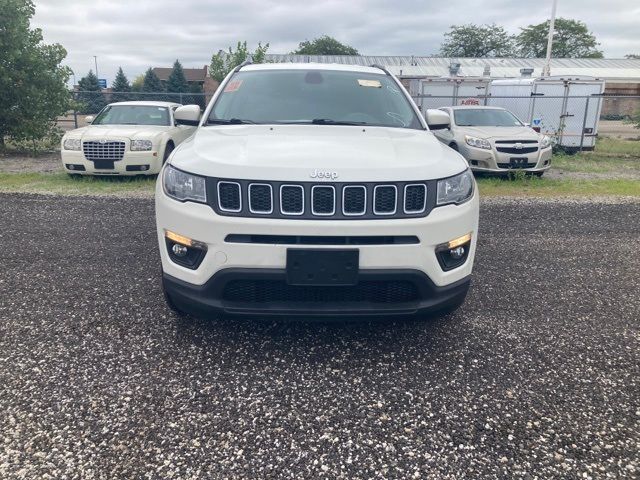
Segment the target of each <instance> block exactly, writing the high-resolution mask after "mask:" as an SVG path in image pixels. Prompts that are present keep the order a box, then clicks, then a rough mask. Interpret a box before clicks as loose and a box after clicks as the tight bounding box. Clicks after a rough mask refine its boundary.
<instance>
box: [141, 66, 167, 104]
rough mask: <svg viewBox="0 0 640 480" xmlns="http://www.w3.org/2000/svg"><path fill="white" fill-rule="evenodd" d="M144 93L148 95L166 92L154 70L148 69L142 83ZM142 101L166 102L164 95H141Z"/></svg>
mask: <svg viewBox="0 0 640 480" xmlns="http://www.w3.org/2000/svg"><path fill="white" fill-rule="evenodd" d="M142 91H143V92H147V93H162V92H164V85H162V82H161V81H160V79H159V78H158V75H156V74H155V72H154V71H153V69H152V68H150V69H148V70H147V71H146V72H145V74H144V81H143V82H142ZM140 97H141V99H142V100H164V97H163V96H162V95H140Z"/></svg>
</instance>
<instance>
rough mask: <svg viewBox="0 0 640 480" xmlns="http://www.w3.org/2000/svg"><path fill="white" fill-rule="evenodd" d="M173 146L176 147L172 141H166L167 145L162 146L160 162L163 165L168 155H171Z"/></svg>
mask: <svg viewBox="0 0 640 480" xmlns="http://www.w3.org/2000/svg"><path fill="white" fill-rule="evenodd" d="M174 148H176V147H174V146H173V142H168V143H167V146H166V147H164V157H162V164H163V165H164V164H165V162H166V161H167V159H168V158H169V155H171V152H173V149H174Z"/></svg>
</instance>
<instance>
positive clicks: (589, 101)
mask: <svg viewBox="0 0 640 480" xmlns="http://www.w3.org/2000/svg"><path fill="white" fill-rule="evenodd" d="M488 92H489V97H488V99H487V105H492V106H497V107H503V108H506V109H507V110H509V111H511V112H512V113H514V114H515V115H516V116H517V117H518V118H520V119H521V120H522V121H524V122H526V123H529V124H531V126H532V127H534V128H535V129H536V130H539V131H540V132H541V133H544V134H546V135H549V136H552V137H554V138H555V142H556V144H558V145H561V146H562V147H564V148H566V149H568V150H577V149H580V148H582V149H583V150H592V149H593V147H594V146H595V142H596V135H597V134H598V120H599V119H600V110H601V109H602V93H603V92H604V80H599V79H597V78H593V77H572V78H564V77H541V78H510V79H504V80H493V81H492V82H491V83H490V84H489V89H488ZM581 146H582V147H581Z"/></svg>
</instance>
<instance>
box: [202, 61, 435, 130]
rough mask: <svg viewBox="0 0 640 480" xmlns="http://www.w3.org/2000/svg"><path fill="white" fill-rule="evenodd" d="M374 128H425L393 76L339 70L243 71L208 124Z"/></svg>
mask: <svg viewBox="0 0 640 480" xmlns="http://www.w3.org/2000/svg"><path fill="white" fill-rule="evenodd" d="M225 123H268V124H274V123H275V124H319V125H373V126H384V127H399V128H414V129H421V130H422V129H423V127H422V125H421V123H420V121H419V120H418V118H417V115H416V114H415V112H414V110H413V108H412V107H411V104H410V103H409V101H408V100H407V98H406V96H405V95H404V93H403V92H402V91H401V90H400V89H399V88H398V86H397V84H396V83H395V81H394V80H393V79H392V78H391V77H390V76H389V75H379V74H371V73H360V72H343V71H336V70H313V69H309V70H268V71H265V70H262V71H247V72H242V71H241V72H238V73H236V74H235V75H233V77H232V78H231V79H230V81H229V82H228V83H227V84H226V86H225V88H224V91H223V92H222V93H221V95H220V96H219V97H218V99H217V100H216V103H215V105H214V106H213V109H212V110H211V114H210V115H209V119H208V124H209V125H211V124H225Z"/></svg>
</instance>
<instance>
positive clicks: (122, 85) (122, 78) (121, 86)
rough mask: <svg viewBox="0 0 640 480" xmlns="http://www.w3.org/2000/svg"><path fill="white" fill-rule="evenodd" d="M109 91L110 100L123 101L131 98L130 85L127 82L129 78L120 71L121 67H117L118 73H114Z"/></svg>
mask: <svg viewBox="0 0 640 480" xmlns="http://www.w3.org/2000/svg"><path fill="white" fill-rule="evenodd" d="M111 91H112V92H113V95H111V100H112V101H114V102H125V101H127V100H132V98H133V97H132V95H131V94H130V93H129V92H131V85H130V84H129V79H128V78H127V76H126V75H125V74H124V72H123V71H122V67H118V73H116V78H115V79H114V80H113V84H112V85H111Z"/></svg>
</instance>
